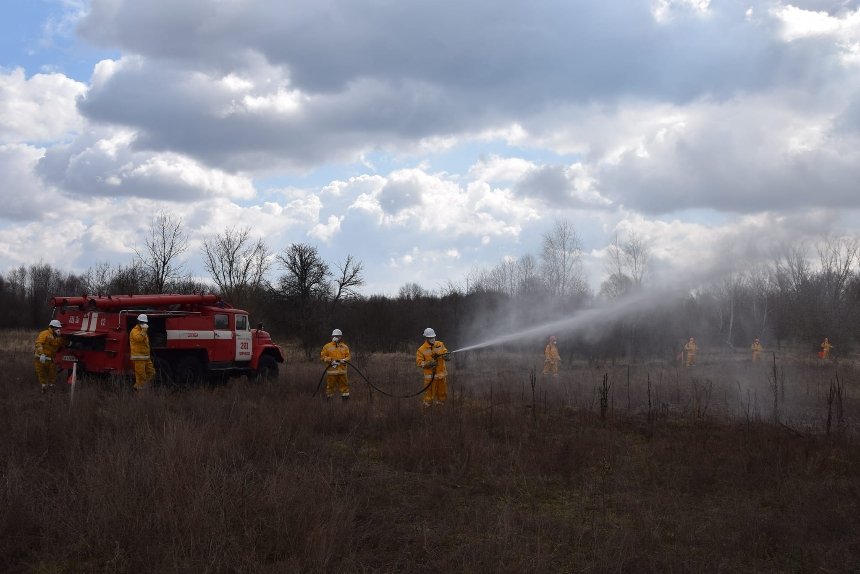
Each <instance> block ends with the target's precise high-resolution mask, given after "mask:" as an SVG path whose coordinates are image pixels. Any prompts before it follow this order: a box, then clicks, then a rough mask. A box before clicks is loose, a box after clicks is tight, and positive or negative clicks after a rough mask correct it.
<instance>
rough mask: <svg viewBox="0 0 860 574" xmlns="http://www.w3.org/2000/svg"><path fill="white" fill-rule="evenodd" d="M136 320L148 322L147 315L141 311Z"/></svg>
mask: <svg viewBox="0 0 860 574" xmlns="http://www.w3.org/2000/svg"><path fill="white" fill-rule="evenodd" d="M137 321H138V322H139V323H149V317H147V316H146V314H144V313H141V314H140V315H138V316H137Z"/></svg>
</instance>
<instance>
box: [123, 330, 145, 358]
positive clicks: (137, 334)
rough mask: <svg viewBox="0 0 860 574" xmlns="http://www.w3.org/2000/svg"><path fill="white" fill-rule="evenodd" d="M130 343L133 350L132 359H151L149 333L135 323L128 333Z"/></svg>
mask: <svg viewBox="0 0 860 574" xmlns="http://www.w3.org/2000/svg"><path fill="white" fill-rule="evenodd" d="M128 345H129V347H130V350H131V360H132V361H146V360H148V359H149V334H148V333H147V332H146V331H145V330H143V329H141V328H140V325H135V326H134V329H132V330H131V333H129V334H128Z"/></svg>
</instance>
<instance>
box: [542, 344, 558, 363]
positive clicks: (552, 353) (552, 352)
mask: <svg viewBox="0 0 860 574" xmlns="http://www.w3.org/2000/svg"><path fill="white" fill-rule="evenodd" d="M543 356H544V358H546V360H547V361H549V362H550V363H557V362H559V361H560V360H561V355H559V354H558V345H553V344H552V343H550V344H549V345H547V346H546V349H544V351H543Z"/></svg>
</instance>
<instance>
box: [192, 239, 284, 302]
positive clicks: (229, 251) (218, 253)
mask: <svg viewBox="0 0 860 574" xmlns="http://www.w3.org/2000/svg"><path fill="white" fill-rule="evenodd" d="M203 265H204V266H205V268H206V271H207V272H209V275H210V276H211V277H212V280H213V281H215V284H216V285H218V288H219V289H220V290H221V294H222V295H223V296H224V297H225V298H226V299H227V300H228V301H231V302H232V303H234V304H239V305H242V304H244V303H245V302H246V298H247V297H248V296H249V295H250V294H251V293H252V292H254V291H256V290H257V289H259V288H260V287H261V286H262V284H263V280H264V278H265V276H266V273H267V272H268V271H269V268H270V267H271V258H270V255H269V248H268V247H267V246H266V244H265V243H264V242H263V240H262V239H257V240H256V241H254V240H253V239H252V238H251V229H250V228H248V227H246V228H243V229H235V228H229V229H226V230H224V232H223V233H221V234H219V235H215V236H214V237H210V238H208V239H205V240H204V241H203Z"/></svg>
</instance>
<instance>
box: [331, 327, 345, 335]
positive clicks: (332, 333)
mask: <svg viewBox="0 0 860 574" xmlns="http://www.w3.org/2000/svg"><path fill="white" fill-rule="evenodd" d="M331 336H332V337H343V333H341V332H340V329H335V330H334V331H332V332H331Z"/></svg>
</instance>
